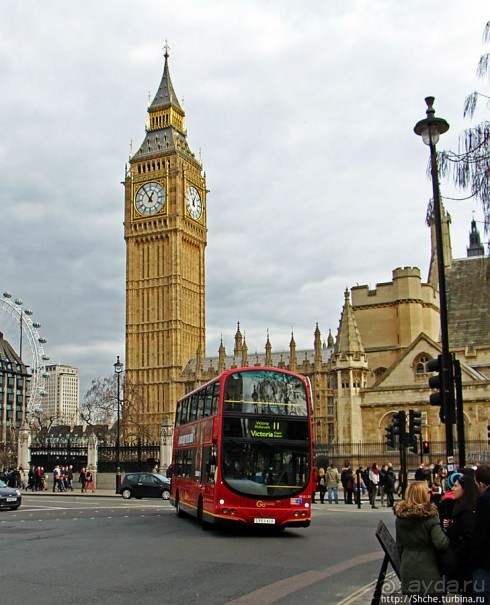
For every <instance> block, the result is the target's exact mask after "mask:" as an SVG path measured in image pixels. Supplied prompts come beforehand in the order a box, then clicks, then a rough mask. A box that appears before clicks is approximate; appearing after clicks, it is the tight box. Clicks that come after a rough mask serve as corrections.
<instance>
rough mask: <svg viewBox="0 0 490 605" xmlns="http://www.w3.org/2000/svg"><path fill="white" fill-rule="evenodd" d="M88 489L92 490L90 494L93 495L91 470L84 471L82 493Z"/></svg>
mask: <svg viewBox="0 0 490 605" xmlns="http://www.w3.org/2000/svg"><path fill="white" fill-rule="evenodd" d="M88 488H90V489H91V490H92V493H95V487H94V477H93V473H92V471H91V469H87V470H86V471H85V486H84V491H85V492H86V491H87V490H88Z"/></svg>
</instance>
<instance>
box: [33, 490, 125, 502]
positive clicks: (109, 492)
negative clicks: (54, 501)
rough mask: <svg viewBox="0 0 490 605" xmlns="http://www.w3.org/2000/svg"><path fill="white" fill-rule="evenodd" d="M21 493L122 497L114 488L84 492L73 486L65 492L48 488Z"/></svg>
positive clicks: (61, 496)
mask: <svg viewBox="0 0 490 605" xmlns="http://www.w3.org/2000/svg"><path fill="white" fill-rule="evenodd" d="M21 493H22V497H24V496H56V497H60V498H64V497H65V496H81V497H82V498H87V497H90V496H94V497H95V496H97V497H99V498H101V497H102V498H108V497H109V496H111V497H117V498H121V500H122V499H123V498H122V496H121V495H119V494H116V490H115V489H114V490H110V489H98V490H96V491H95V492H84V493H82V491H81V489H80V488H78V489H77V488H73V491H71V490H69V491H66V492H53V490H52V489H50V490H49V489H48V490H44V491H42V492H31V490H25V489H23V490H21Z"/></svg>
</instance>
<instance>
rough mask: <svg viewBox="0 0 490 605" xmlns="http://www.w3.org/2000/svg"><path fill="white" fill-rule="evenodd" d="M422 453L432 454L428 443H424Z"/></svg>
mask: <svg viewBox="0 0 490 605" xmlns="http://www.w3.org/2000/svg"><path fill="white" fill-rule="evenodd" d="M422 453H423V454H430V445H429V442H428V441H423V442H422Z"/></svg>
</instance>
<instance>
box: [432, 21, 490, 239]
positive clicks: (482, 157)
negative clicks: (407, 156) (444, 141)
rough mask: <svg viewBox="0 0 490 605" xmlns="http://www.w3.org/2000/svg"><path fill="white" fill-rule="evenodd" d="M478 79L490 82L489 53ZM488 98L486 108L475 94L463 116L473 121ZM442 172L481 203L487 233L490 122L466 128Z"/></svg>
mask: <svg viewBox="0 0 490 605" xmlns="http://www.w3.org/2000/svg"><path fill="white" fill-rule="evenodd" d="M483 42H484V43H487V42H490V21H489V22H488V23H487V24H486V26H485V30H484V33H483ZM476 73H477V76H478V78H480V79H488V81H490V53H484V54H483V55H482V56H481V57H480V61H479V63H478V67H477V72H476ZM480 98H481V99H486V101H487V107H488V106H489V104H490V97H489V96H487V95H484V94H482V93H481V92H478V91H474V92H472V93H471V94H470V95H468V97H467V98H466V100H465V104H464V111H463V115H464V117H469V118H472V117H473V115H474V113H475V110H476V107H477V104H478V100H479V99H480ZM438 155H439V158H438V162H439V170H440V173H441V175H442V176H451V177H452V179H453V182H454V184H455V185H456V186H457V187H458V188H460V189H469V190H470V191H471V195H470V196H469V197H468V199H469V198H470V197H475V198H476V199H477V200H479V201H480V203H481V205H482V208H483V213H484V217H485V232H488V231H489V228H490V122H488V121H484V122H481V123H480V124H478V125H476V126H474V127H472V128H467V129H466V130H464V131H463V133H462V134H461V135H460V137H459V144H458V151H457V152H454V151H441V152H440V153H439V154H438Z"/></svg>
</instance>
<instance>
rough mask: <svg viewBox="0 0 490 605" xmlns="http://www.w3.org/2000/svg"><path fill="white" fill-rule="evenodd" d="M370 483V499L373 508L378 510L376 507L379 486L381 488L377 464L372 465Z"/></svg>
mask: <svg viewBox="0 0 490 605" xmlns="http://www.w3.org/2000/svg"><path fill="white" fill-rule="evenodd" d="M369 483H370V484H371V489H370V492H369V499H370V501H371V506H372V508H378V507H377V506H376V496H377V495H378V486H379V471H378V465H377V463H376V462H373V463H372V464H371V468H370V469H369Z"/></svg>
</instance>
